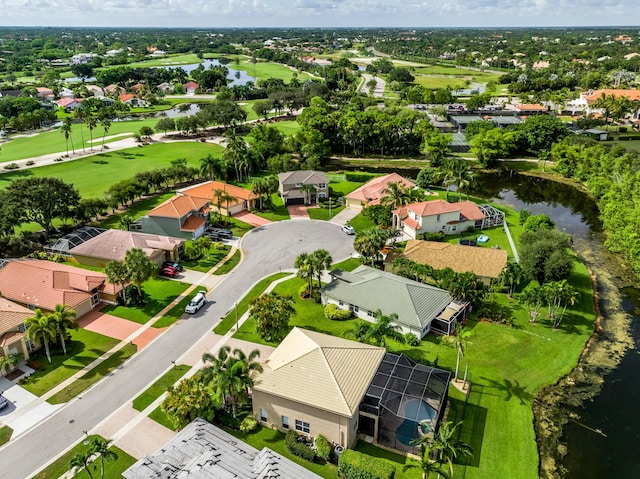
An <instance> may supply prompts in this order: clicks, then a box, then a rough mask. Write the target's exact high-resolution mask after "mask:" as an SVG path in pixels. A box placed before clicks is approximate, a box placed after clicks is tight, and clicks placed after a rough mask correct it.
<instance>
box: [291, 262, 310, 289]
mask: <svg viewBox="0 0 640 479" xmlns="http://www.w3.org/2000/svg"><path fill="white" fill-rule="evenodd" d="M293 266H294V268H298V272H297V273H296V274H297V275H298V276H299V277H300V278H301V279H304V280H306V281H307V292H308V293H309V294H312V293H313V273H314V268H313V259H312V257H311V255H310V254H309V253H302V254H300V255H299V256H298V257H297V258H296V259H295V261H294V263H293Z"/></svg>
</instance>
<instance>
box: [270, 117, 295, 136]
mask: <svg viewBox="0 0 640 479" xmlns="http://www.w3.org/2000/svg"><path fill="white" fill-rule="evenodd" d="M273 125H274V126H275V127H276V128H277V129H278V130H280V131H281V132H282V133H284V134H285V135H286V136H291V135H293V134H295V132H297V131H298V130H299V129H300V124H299V123H298V122H297V121H294V120H282V121H276V122H274V123H273Z"/></svg>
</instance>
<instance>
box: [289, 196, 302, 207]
mask: <svg viewBox="0 0 640 479" xmlns="http://www.w3.org/2000/svg"><path fill="white" fill-rule="evenodd" d="M288 205H304V198H287V206H288Z"/></svg>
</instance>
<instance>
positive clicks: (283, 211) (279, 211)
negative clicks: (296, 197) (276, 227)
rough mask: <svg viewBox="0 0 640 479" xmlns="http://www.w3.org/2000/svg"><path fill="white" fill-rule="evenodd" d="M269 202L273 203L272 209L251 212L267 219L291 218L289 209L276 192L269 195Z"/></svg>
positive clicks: (281, 219) (282, 219) (280, 219)
mask: <svg viewBox="0 0 640 479" xmlns="http://www.w3.org/2000/svg"><path fill="white" fill-rule="evenodd" d="M271 202H272V203H273V210H271V211H253V213H255V214H256V215H258V216H260V217H262V218H264V219H267V220H269V221H284V220H289V219H291V216H289V210H288V209H287V207H286V206H285V205H284V201H283V200H282V198H281V197H280V196H279V195H278V193H274V194H272V195H271Z"/></svg>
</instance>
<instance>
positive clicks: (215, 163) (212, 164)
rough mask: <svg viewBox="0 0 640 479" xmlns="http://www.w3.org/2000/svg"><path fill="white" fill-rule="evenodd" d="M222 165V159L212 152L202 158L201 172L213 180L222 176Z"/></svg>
mask: <svg viewBox="0 0 640 479" xmlns="http://www.w3.org/2000/svg"><path fill="white" fill-rule="evenodd" d="M221 167H222V164H221V162H220V159H219V158H215V157H214V156H213V155H212V154H211V153H209V154H208V155H207V156H205V157H204V158H200V174H201V175H202V176H204V177H209V179H210V180H212V181H213V180H215V179H216V178H222V176H223V175H222V171H221Z"/></svg>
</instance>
